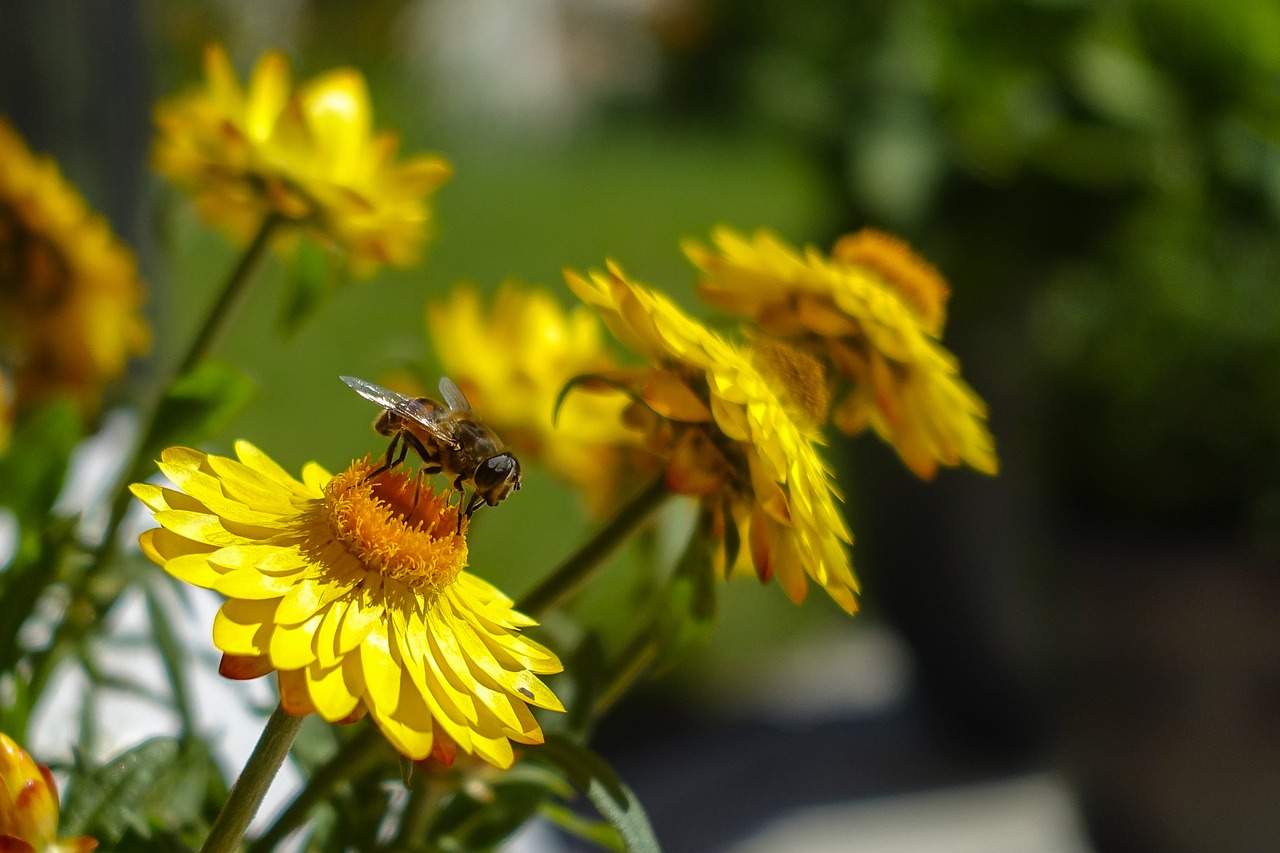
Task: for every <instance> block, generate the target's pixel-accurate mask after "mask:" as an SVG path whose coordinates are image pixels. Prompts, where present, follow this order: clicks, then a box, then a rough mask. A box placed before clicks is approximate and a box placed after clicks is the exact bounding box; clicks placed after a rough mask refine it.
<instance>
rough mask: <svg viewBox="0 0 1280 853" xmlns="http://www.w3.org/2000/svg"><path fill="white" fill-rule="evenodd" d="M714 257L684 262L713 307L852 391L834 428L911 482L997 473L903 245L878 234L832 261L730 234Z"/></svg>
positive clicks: (721, 232) (978, 412) (917, 262)
mask: <svg viewBox="0 0 1280 853" xmlns="http://www.w3.org/2000/svg"><path fill="white" fill-rule="evenodd" d="M712 241H713V242H714V244H715V248H714V249H712V248H707V247H705V246H702V245H701V244H699V243H696V242H688V243H686V244H685V247H684V248H685V253H686V254H687V255H688V256H689V258H690V260H692V261H693V263H694V264H695V265H696V266H697V267H699V268H700V269H701V270H702V272H703V273H704V277H703V279H702V282H701V286H700V291H701V293H702V295H703V297H704V298H705V299H706V300H707V301H708V302H710V303H712V304H713V305H716V306H718V307H720V308H723V309H725V310H727V311H730V312H732V313H734V314H737V315H739V316H742V317H746V318H747V319H750V320H753V321H755V322H756V323H758V324H759V326H760V328H761V329H762V330H763V331H764V332H765V333H766V334H769V335H775V336H778V337H782V338H785V339H788V340H792V341H794V342H796V343H797V344H799V345H801V346H803V347H805V348H806V349H808V350H809V351H811V352H813V353H814V354H816V355H817V356H818V357H819V358H820V359H822V360H823V361H824V362H825V363H826V364H827V365H829V366H831V367H833V368H834V369H835V371H836V372H838V373H839V374H840V375H841V376H843V377H844V379H845V380H846V381H847V382H846V384H847V385H848V386H849V387H848V390H847V391H846V392H845V393H844V396H843V398H842V399H841V400H839V401H838V402H837V403H836V406H835V410H834V411H833V412H832V413H831V418H832V421H833V422H834V423H835V424H836V426H837V427H839V428H840V429H841V430H842V431H843V432H845V433H847V434H849V435H856V434H857V433H859V432H861V431H862V430H863V429H865V428H866V427H868V426H870V427H871V428H872V429H874V430H875V431H876V433H877V434H878V435H879V436H880V437H881V438H883V439H884V440H885V441H887V442H889V443H890V444H891V445H892V446H893V447H894V449H896V450H897V452H898V454H899V456H901V457H902V459H903V461H904V462H905V463H906V464H907V466H908V467H909V468H910V469H911V470H912V471H914V472H915V473H916V474H917V475H918V476H920V477H923V478H930V477H932V476H933V475H934V473H936V471H937V467H938V464H939V463H941V464H943V465H960V464H962V463H963V464H967V465H969V466H971V467H973V468H975V469H977V470H978V471H982V472H983V473H986V474H994V473H996V470H997V468H998V462H997V460H996V453H995V443H994V441H993V440H992V438H991V433H990V432H989V431H988V429H987V424H986V418H987V408H986V404H985V403H983V401H982V400H981V399H980V398H979V397H978V395H977V394H976V393H974V391H973V389H971V388H970V387H969V386H968V385H966V384H965V382H964V381H963V380H962V379H961V378H960V375H959V364H958V362H957V361H956V358H955V356H954V355H952V354H951V353H950V352H948V351H947V350H946V349H945V348H943V346H942V345H941V343H939V341H938V336H939V335H940V334H941V332H942V327H943V323H944V320H945V305H946V299H947V295H948V289H947V285H946V282H945V281H944V280H943V279H942V277H941V276H940V275H938V273H937V271H936V270H935V269H934V268H933V267H931V266H929V265H928V264H927V263H925V262H924V261H923V260H921V259H920V258H918V257H917V256H916V255H915V254H913V253H912V252H911V250H910V249H909V248H907V246H906V244H905V243H903V242H901V241H900V240H897V239H896V238H893V237H889V236H888V235H885V234H881V233H880V232H875V231H860V232H858V233H856V234H851V235H848V236H846V237H844V238H842V239H841V240H840V241H839V242H838V243H837V244H836V247H835V250H834V251H833V253H832V257H830V258H828V257H826V256H824V255H823V254H822V253H820V252H819V251H817V250H816V249H813V248H808V249H806V250H805V251H804V252H803V253H801V252H799V251H797V250H796V249H793V248H792V247H790V246H788V245H786V244H785V243H784V242H782V241H781V240H780V239H779V238H778V237H777V236H775V235H774V234H771V233H770V232H768V231H758V232H756V234H755V235H754V237H753V238H752V239H750V240H748V239H747V238H745V237H743V236H741V235H739V234H737V233H735V232H734V231H732V230H730V229H728V228H718V229H716V230H715V231H714V232H713V234H712Z"/></svg>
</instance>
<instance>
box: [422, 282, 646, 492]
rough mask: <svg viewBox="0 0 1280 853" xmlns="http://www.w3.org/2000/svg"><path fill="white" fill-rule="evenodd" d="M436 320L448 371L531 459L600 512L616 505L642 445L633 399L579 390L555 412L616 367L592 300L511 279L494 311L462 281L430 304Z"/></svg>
mask: <svg viewBox="0 0 1280 853" xmlns="http://www.w3.org/2000/svg"><path fill="white" fill-rule="evenodd" d="M427 328H428V331H429V333H430V336H431V339H432V341H433V342H434V343H435V348H436V352H437V353H438V355H439V359H440V364H441V366H442V368H443V371H444V373H445V374H446V375H448V376H449V377H451V378H452V379H453V380H454V381H455V382H457V383H458V385H459V386H460V387H461V388H462V389H463V391H464V392H466V395H467V397H468V399H469V400H470V401H471V403H472V405H474V406H475V407H476V409H477V410H478V411H480V412H483V413H484V420H485V422H486V423H487V424H489V426H491V427H493V428H494V429H495V430H497V432H498V434H499V435H501V436H502V437H503V439H504V440H505V441H506V442H507V443H508V444H510V445H511V446H512V448H514V449H515V450H516V451H517V453H518V455H519V456H520V458H521V459H535V460H538V461H540V462H541V463H542V464H544V465H545V466H546V467H547V468H548V469H550V470H551V471H552V472H553V473H555V474H556V475H557V476H559V477H561V478H562V479H565V480H567V481H568V482H570V483H573V484H574V485H575V486H577V487H578V488H579V489H581V490H582V493H583V494H584V495H585V496H586V497H587V501H588V504H589V505H590V506H591V507H592V508H593V509H594V510H597V511H599V510H603V509H604V508H606V507H608V506H609V505H610V503H611V499H612V497H613V495H614V494H615V492H616V490H617V486H618V480H619V478H620V477H622V476H625V474H626V471H625V468H626V461H627V455H626V450H627V448H628V447H634V446H635V444H636V441H635V433H633V432H632V431H630V430H628V429H626V428H625V427H624V426H623V425H622V422H621V415H622V411H623V409H624V408H626V401H625V400H623V399H620V398H618V397H603V396H597V395H586V394H576V395H572V396H570V397H569V398H567V399H566V400H565V402H564V405H563V406H561V408H560V412H559V415H558V417H556V418H555V420H554V422H553V419H552V418H553V415H554V413H555V404H556V399H557V397H558V396H559V394H560V391H561V389H562V388H564V385H565V383H566V382H568V381H569V380H570V379H572V378H573V377H575V376H578V375H580V374H584V373H598V372H601V371H607V370H611V369H613V368H614V367H616V364H615V363H614V361H613V359H612V358H611V357H610V355H609V354H608V352H607V351H606V349H605V347H604V341H603V340H602V336H601V328H600V321H599V319H598V318H597V317H596V316H595V315H594V314H593V313H592V312H591V310H590V309H589V308H587V307H585V306H582V305H579V306H578V307H577V308H576V309H575V310H573V311H570V312H566V311H565V309H564V308H563V307H562V306H561V305H560V303H559V302H558V301H557V300H556V298H555V297H554V296H552V295H551V294H550V293H549V292H547V291H546V290H542V289H536V288H526V287H521V286H519V285H516V284H514V283H508V284H505V285H503V287H502V288H501V289H500V290H499V292H498V294H497V296H496V298H495V299H494V301H493V305H492V307H491V308H490V309H489V310H488V311H487V312H486V311H485V310H484V306H483V305H482V303H481V299H480V296H479V294H478V293H477V292H476V290H475V289H474V288H472V287H468V286H459V287H456V288H454V291H453V294H452V296H451V297H450V298H449V300H448V301H447V302H442V303H432V304H429V305H428V306H427Z"/></svg>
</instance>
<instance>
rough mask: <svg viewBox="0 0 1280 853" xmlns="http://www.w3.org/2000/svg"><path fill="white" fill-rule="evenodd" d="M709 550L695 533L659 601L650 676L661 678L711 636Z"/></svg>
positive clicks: (709, 545) (703, 537) (708, 544)
mask: <svg viewBox="0 0 1280 853" xmlns="http://www.w3.org/2000/svg"><path fill="white" fill-rule="evenodd" d="M727 527H729V528H733V527H734V525H733V524H729V525H727ZM712 547H713V546H712V540H711V537H710V536H709V535H707V533H706V532H705V531H703V530H698V531H697V532H695V533H694V535H693V536H692V537H691V538H690V539H689V545H688V547H686V548H685V552H684V554H683V555H682V556H681V557H680V562H679V563H678V564H677V565H676V569H675V571H674V572H672V575H671V580H670V581H669V582H668V583H667V588H666V590H665V591H664V593H663V594H662V595H661V597H660V599H659V603H658V607H659V608H660V609H659V612H658V614H657V617H656V623H657V624H656V628H655V630H656V632H657V635H658V643H659V651H658V655H657V657H656V658H655V659H654V662H653V674H654V675H661V674H662V673H664V672H667V671H669V670H671V669H672V668H674V667H675V666H676V665H677V664H679V663H681V662H683V661H684V660H685V659H686V658H687V657H688V656H689V654H690V653H692V652H693V651H694V650H695V649H697V648H699V647H700V646H701V645H702V644H703V643H704V642H706V640H707V638H708V637H709V636H711V629H712V628H713V627H714V626H715V619H716V579H715V577H714V576H713V573H712V570H711V551H712Z"/></svg>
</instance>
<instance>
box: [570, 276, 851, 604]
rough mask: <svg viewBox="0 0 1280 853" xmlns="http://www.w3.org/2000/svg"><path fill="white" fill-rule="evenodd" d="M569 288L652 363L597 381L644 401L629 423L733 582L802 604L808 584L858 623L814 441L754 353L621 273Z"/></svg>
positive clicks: (842, 533) (826, 475)
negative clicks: (689, 499) (736, 576)
mask: <svg viewBox="0 0 1280 853" xmlns="http://www.w3.org/2000/svg"><path fill="white" fill-rule="evenodd" d="M565 277H566V279H567V280H568V282H569V286H570V287H572V288H573V290H574V292H575V293H577V294H578V296H579V297H581V298H582V299H583V300H584V301H585V302H587V303H588V304H590V305H593V306H595V308H596V309H597V310H598V311H599V312H600V314H601V316H602V317H603V318H604V321H605V323H606V324H607V325H608V326H609V328H610V329H612V330H613V332H614V334H615V335H617V337H618V339H619V340H621V341H622V342H623V343H625V344H626V345H627V346H628V347H630V348H631V349H633V350H635V351H636V352H637V353H639V354H640V355H642V356H644V358H645V359H646V360H647V361H648V367H645V368H640V369H632V370H620V371H615V372H613V373H608V374H604V375H602V376H601V377H600V378H601V379H602V380H604V381H605V382H607V383H608V384H610V385H612V386H615V387H621V388H624V389H626V390H627V391H628V392H629V393H630V394H631V396H632V398H633V399H634V400H635V401H636V403H635V405H633V406H631V407H630V409H629V410H628V412H627V418H628V422H629V423H630V424H631V425H632V426H634V427H636V428H639V429H641V430H642V431H644V433H645V435H646V447H647V448H648V449H649V450H651V451H653V452H654V453H656V454H658V455H659V456H660V457H661V458H663V459H664V460H665V470H666V483H667V486H668V488H669V489H670V490H671V491H673V492H677V493H680V494H688V495H695V496H697V497H699V498H700V499H701V501H702V505H703V507H704V510H705V512H706V513H707V514H708V516H709V518H710V528H711V531H712V534H713V535H714V536H715V537H716V539H717V540H718V541H719V542H720V543H721V547H720V551H719V555H718V559H719V560H720V561H721V562H722V563H723V565H724V567H725V568H726V570H729V569H732V568H733V567H734V566H735V564H741V565H743V566H751V567H753V568H754V570H755V572H756V574H757V576H758V577H759V578H760V579H761V580H762V581H767V580H770V579H776V580H777V581H778V583H779V585H780V586H781V587H782V588H783V590H784V591H785V592H786V594H787V595H788V596H789V597H790V598H791V599H792V600H793V601H796V602H799V601H800V600H802V599H803V598H804V595H805V592H806V589H807V584H806V581H805V575H806V574H807V575H808V576H809V577H811V578H812V579H813V580H814V581H816V582H817V583H819V584H820V585H822V587H823V588H825V589H826V590H827V592H828V593H829V594H830V595H831V597H832V598H834V599H835V600H836V602H837V603H838V604H839V605H840V606H841V607H842V608H844V609H845V610H846V611H848V612H850V613H852V612H854V611H855V610H856V609H857V601H856V597H855V596H856V593H857V591H858V584H857V581H856V580H855V579H854V576H853V571H852V569H851V568H850V564H849V554H848V549H847V545H848V543H849V542H851V541H852V539H851V536H850V534H849V531H848V529H847V527H846V526H845V523H844V519H843V518H842V517H841V515H840V511H839V509H838V508H837V506H836V502H837V500H838V495H837V493H836V490H835V486H834V484H833V483H832V480H831V474H830V471H829V470H828V469H827V467H826V466H825V465H824V463H823V461H822V458H821V457H820V456H819V454H818V449H817V446H816V444H817V437H816V436H815V435H814V434H813V432H812V431H811V427H810V426H809V425H807V424H806V420H807V419H806V417H805V416H804V415H803V414H802V413H801V412H800V411H799V410H798V408H797V406H796V404H795V402H794V399H793V398H792V396H791V395H788V396H785V397H784V396H780V394H779V393H778V392H777V391H775V390H774V388H773V387H772V384H771V382H770V380H769V379H768V378H767V377H766V376H765V375H764V374H762V373H761V371H760V370H759V369H757V367H756V366H755V365H754V364H753V363H752V360H751V358H750V357H749V356H748V354H747V353H746V352H744V351H742V350H740V349H738V348H737V347H735V346H733V345H731V344H729V343H728V342H726V341H725V340H723V339H722V338H720V337H718V336H717V335H716V334H714V333H713V332H711V331H710V330H708V329H706V328H705V327H703V326H702V325H701V324H700V323H698V322H697V321H695V320H693V319H692V318H690V317H689V316H687V315H686V314H685V313H684V312H683V311H681V310H680V309H679V308H677V307H676V306H675V305H674V304H673V303H672V302H671V301H670V300H668V299H666V298H665V297H663V296H662V295H661V294H658V293H654V292H652V291H650V290H648V289H646V288H644V287H642V286H640V285H638V284H633V283H631V282H630V281H628V280H627V279H626V277H625V276H624V275H623V273H622V271H621V270H620V269H619V268H618V267H617V266H615V265H613V264H610V265H609V271H608V273H607V274H603V273H592V274H591V276H590V278H583V277H582V276H579V275H577V274H576V273H573V272H566V274H565ZM740 546H741V547H740Z"/></svg>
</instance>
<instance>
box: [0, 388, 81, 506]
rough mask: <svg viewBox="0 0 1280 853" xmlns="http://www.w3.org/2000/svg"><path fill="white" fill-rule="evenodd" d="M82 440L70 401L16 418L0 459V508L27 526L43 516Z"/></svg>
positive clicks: (78, 421) (55, 495)
mask: <svg viewBox="0 0 1280 853" xmlns="http://www.w3.org/2000/svg"><path fill="white" fill-rule="evenodd" d="M82 436H83V428H82V426H81V422H80V412H79V410H78V409H77V407H76V405H75V404H74V403H73V402H71V401H70V400H55V401H53V402H50V403H47V404H46V405H43V406H41V407H40V408H38V409H35V410H33V411H31V412H29V413H27V414H25V415H24V416H23V417H21V418H19V419H18V423H17V424H16V425H15V428H14V432H13V437H12V441H11V442H10V445H9V450H8V453H7V454H6V455H5V456H4V457H3V458H0V506H7V507H9V508H10V509H12V510H13V512H14V514H15V515H16V516H17V517H18V520H19V521H20V522H26V523H28V524H33V523H35V522H36V521H37V520H39V519H41V518H42V517H44V516H45V515H47V514H48V512H49V510H50V509H51V508H52V507H53V504H54V501H56V500H57V498H58V493H59V492H60V491H61V490H62V483H63V480H64V479H65V478H66V474H67V462H68V460H69V459H70V458H71V451H72V450H74V449H75V446H76V443H77V442H78V441H80V439H81V437H82Z"/></svg>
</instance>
